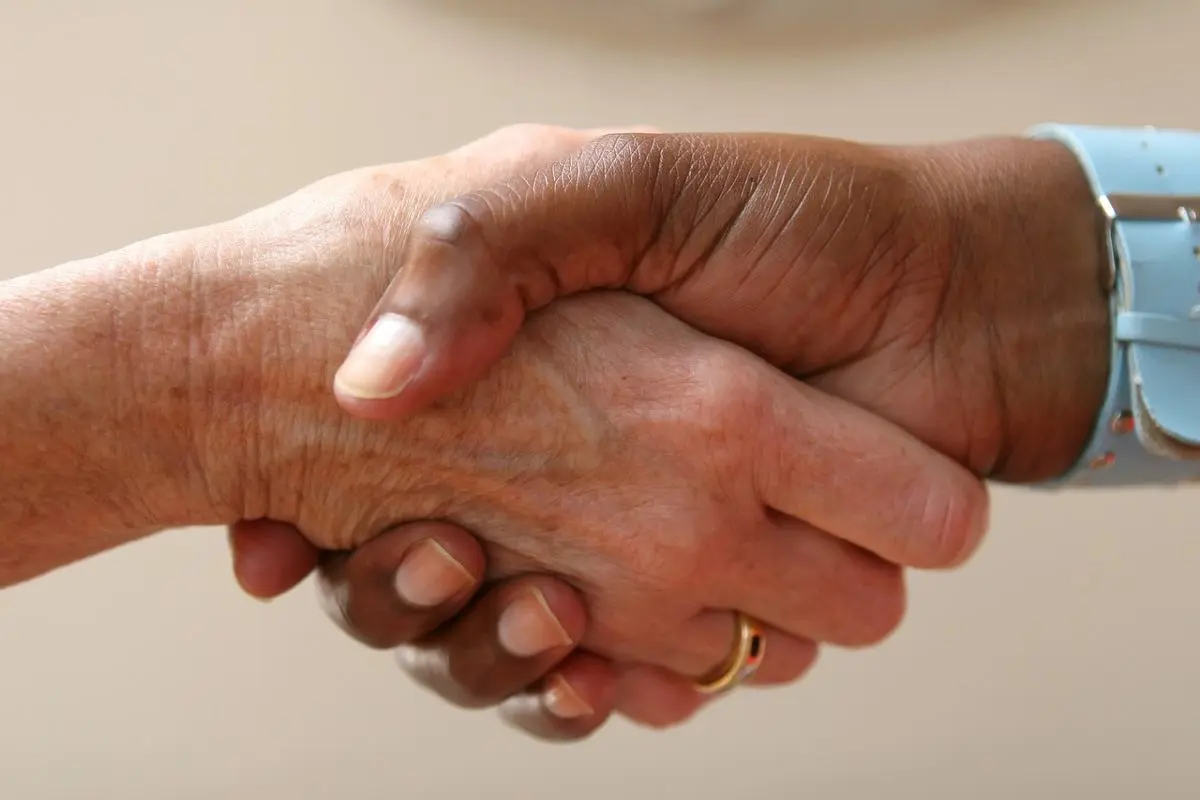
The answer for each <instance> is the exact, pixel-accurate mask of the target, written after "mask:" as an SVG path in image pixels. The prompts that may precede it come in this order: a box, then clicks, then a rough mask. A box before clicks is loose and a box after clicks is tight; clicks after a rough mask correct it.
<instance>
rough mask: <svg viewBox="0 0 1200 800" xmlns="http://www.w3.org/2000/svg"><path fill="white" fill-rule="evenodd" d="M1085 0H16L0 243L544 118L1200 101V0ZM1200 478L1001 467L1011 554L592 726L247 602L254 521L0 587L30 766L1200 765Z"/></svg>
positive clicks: (297, 599)
mask: <svg viewBox="0 0 1200 800" xmlns="http://www.w3.org/2000/svg"><path fill="white" fill-rule="evenodd" d="M881 1H882V0H881ZM597 2H599V0H597ZM479 4H480V5H485V4H486V3H485V0H479ZM430 5H432V6H435V7H436V3H431V4H430ZM1087 5H1088V6H1090V8H1091V10H1090V11H1085V10H1079V9H1073V8H1070V7H1066V8H1063V7H1060V6H1058V5H1057V4H1047V5H1045V6H1044V8H1043V9H1042V10H1035V11H1028V10H1026V11H1019V12H1011V13H1007V14H1005V15H1003V16H987V15H985V16H982V17H975V18H970V19H967V20H964V21H962V23H961V24H960V25H949V24H941V25H936V26H932V27H925V31H924V33H922V32H921V31H920V30H909V31H905V32H902V33H900V34H897V35H896V37H895V38H893V39H891V40H887V39H884V38H873V37H864V36H858V37H850V36H842V35H833V34H827V33H824V32H822V31H819V30H811V29H807V28H806V27H805V26H801V27H799V28H791V29H789V30H787V31H785V32H784V35H782V36H776V37H775V38H776V40H777V41H775V42H773V43H772V42H759V43H757V44H754V45H752V46H750V45H746V44H741V45H730V46H725V45H721V46H714V47H711V48H708V49H702V48H700V47H698V46H695V45H693V46H686V45H685V44H679V43H674V44H671V45H670V47H666V46H663V47H660V48H655V47H652V46H651V43H650V41H649V40H648V39H647V38H646V37H642V38H640V39H639V40H637V41H634V40H633V39H631V38H628V37H626V39H625V41H624V44H620V42H621V37H620V36H619V35H616V34H613V35H611V36H609V41H607V42H597V41H590V42H589V41H585V40H581V39H575V38H572V37H570V36H568V35H565V34H564V33H563V32H562V31H561V30H560V31H558V32H553V31H549V32H548V31H546V30H532V31H530V30H522V29H521V28H520V26H519V25H513V24H503V23H502V22H500V21H498V20H496V19H492V20H480V19H474V20H472V19H464V18H461V17H458V16H456V15H455V14H454V13H451V11H450V10H449V9H448V7H447V6H444V5H443V6H442V10H441V11H440V12H437V13H435V12H434V11H431V10H430V8H429V7H428V6H426V7H414V6H413V5H411V4H405V3H401V2H388V1H387V0H256V1H255V2H245V0H208V2H203V3H171V2H152V1H151V0H108V2H104V3H87V2H84V1H83V0H76V1H75V2H71V1H70V0H41V1H40V2H37V3H21V2H6V3H4V4H3V7H2V10H0V176H2V179H0V180H2V183H0V186H2V189H0V220H2V222H0V230H2V231H3V234H4V242H3V249H2V251H0V253H2V257H3V261H0V274H3V275H6V276H7V275H13V274H16V273H19V272H23V271H27V270H32V269H37V268H40V267H43V266H49V265H52V264H54V263H57V262H60V261H63V260H65V259H68V258H71V257H74V256H80V255H86V254H91V253H94V252H98V251H100V250H103V249H107V248H109V247H111V246H115V245H119V244H122V243H124V242H126V241H128V240H132V239H135V238H140V237H142V236H144V235H147V234H151V233H154V232H157V231H160V230H163V229H169V228H174V227H179V226H187V225H192V224H196V223H201V222H205V221H210V220H213V219H215V218H218V217H223V216H226V215H229V214H232V213H234V212H236V211H240V210H242V209H245V208H247V207H249V206H251V205H254V204H257V203H259V202H260V201H265V200H267V199H269V198H272V197H273V196H275V195H278V194H281V193H283V192H285V191H287V190H290V189H292V188H294V187H296V186H298V185H301V184H303V183H306V182H308V181H309V180H310V179H313V178H316V177H318V176H320V175H322V174H323V173H327V172H330V171H333V170H337V169H339V168H343V167H350V166H355V165H361V164H366V163H371V162H377V161H389V160H399V159H405V158H410V157H415V156H420V155H425V154H429V153H432V152H436V151H439V150H444V149H446V148H448V147H450V146H451V145H455V144H458V143H460V142H462V141H464V140H466V139H468V138H473V137H475V136H476V135H478V134H482V133H484V132H486V131H488V130H490V129H492V128H494V127H496V126H499V125H501V124H504V123H508V122H514V121H548V122H559V123H567V124H578V125H592V124H610V123H653V124H657V125H660V126H664V127H669V128H676V129H678V128H691V129H718V128H724V129H747V128H756V129H788V130H796V131H808V132H817V133H826V134H837V135H844V136H850V137H861V138H868V139H875V140H880V139H886V140H894V141H909V140H918V139H932V138H949V137H956V136H963V135H970V134H976V133H987V132H1001V131H1019V130H1020V129H1021V128H1023V127H1024V126H1025V125H1027V124H1030V123H1033V122H1035V121H1040V120H1045V119H1051V118H1053V119H1061V120H1065V121H1080V122H1086V121H1092V122H1124V123H1150V122H1153V123H1157V124H1160V125H1192V126H1200V99H1197V98H1198V95H1197V87H1198V85H1200V84H1198V80H1197V71H1196V65H1197V60H1196V53H1197V33H1198V32H1200V3H1195V2H1194V1H1191V2H1189V0H1179V1H1178V2H1166V1H1164V2H1150V1H1149V0H1142V2H1140V3H1136V4H1135V3H1134V2H1132V0H1129V1H1128V2H1123V3H1118V4H1113V5H1112V6H1102V5H1100V4H1098V3H1094V2H1093V3H1089V4H1087ZM1135 7H1137V8H1140V10H1138V11H1133V10H1131V9H1134V8H1135ZM494 16H497V17H499V16H502V14H501V13H500V12H496V13H495V15H494ZM535 27H537V26H535ZM590 27H591V26H589V28H590ZM911 27H913V28H921V27H923V26H911ZM872 38H873V40H871V39H872ZM1052 267H1053V265H1047V268H1052ZM1196 501H1197V495H1195V494H1191V495H1185V494H1182V493H1153V492H1147V493H1137V494H1108V495H1086V496H1085V495H1080V496H1077V497H1073V498H1070V499H1067V498H1059V497H1036V496H1032V495H1031V494H1028V493H1020V492H1001V493H999V495H998V499H997V503H996V513H995V531H994V534H993V536H992V538H991V540H990V542H989V543H988V545H987V546H986V547H985V548H984V550H983V551H982V553H981V554H980V556H979V558H978V559H977V560H976V561H974V562H973V563H972V564H971V565H969V566H968V567H967V568H965V569H963V570H961V571H960V572H957V573H955V574H951V575H923V576H918V577H917V578H916V579H914V581H913V592H912V594H913V597H912V610H911V615H910V619H909V622H908V624H907V626H906V627H905V628H904V629H903V630H902V631H901V632H900V633H899V634H898V635H897V636H896V637H895V638H894V639H892V640H891V641H889V642H888V643H887V644H886V645H884V646H883V647H882V648H881V649H879V650H877V651H872V652H866V653H848V654H847V653H831V654H829V655H828V657H826V658H825V659H824V660H823V662H822V663H821V664H820V665H819V667H818V668H817V669H816V671H815V672H814V673H813V674H812V676H811V677H810V678H809V679H808V680H807V681H806V682H804V683H803V684H801V685H798V686H796V687H794V688H789V689H783V690H776V691H771V692H745V693H743V694H741V695H738V696H736V697H733V698H731V699H729V700H728V701H727V702H725V703H724V704H723V705H721V706H720V707H719V708H717V709H715V710H713V711H710V712H709V713H707V714H705V715H703V716H702V717H701V718H699V719H698V720H696V721H695V722H694V723H692V724H691V725H689V726H687V727H685V728H683V729H681V730H676V731H672V732H669V733H666V734H660V733H652V732H647V731H641V730H636V729H633V728H630V727H628V726H624V725H622V724H615V725H613V726H612V727H611V728H610V729H609V730H607V731H606V732H605V733H603V734H601V735H600V736H598V737H597V738H596V739H594V740H593V741H591V742H589V743H587V744H584V745H581V746H575V747H566V748H562V747H559V748H555V747H548V746H545V745H539V744H535V743H533V742H530V741H526V740H525V739H523V738H520V737H519V736H517V735H515V734H513V733H511V732H509V731H507V730H506V729H505V728H504V727H502V725H501V724H500V723H499V722H498V721H496V719H495V718H494V717H493V716H492V715H490V714H488V713H467V712H460V711H456V710H452V709H450V708H443V707H442V706H440V705H439V704H438V703H437V702H435V701H434V700H433V699H431V698H430V697H427V696H425V695H423V694H421V693H419V692H417V691H416V690H414V689H412V688H410V687H409V686H407V685H406V684H405V682H404V680H403V678H402V677H401V676H400V675H399V674H397V673H396V672H395V671H394V670H393V669H392V667H391V664H390V663H389V661H388V659H387V657H386V656H382V655H377V654H373V653H369V652H366V651H363V650H359V649H357V648H356V647H354V646H352V645H351V644H349V643H348V642H347V641H343V639H342V638H341V636H340V634H337V633H335V631H334V630H333V629H332V627H331V626H329V625H327V624H326V622H325V621H324V619H323V618H322V617H321V616H320V614H319V612H318V610H317V607H316V604H315V602H314V601H313V596H312V593H311V592H310V591H300V592H298V593H296V595H295V596H292V597H289V598H287V599H285V600H283V601H280V602H278V603H276V604H273V605H258V604H255V603H253V602H251V601H249V600H246V599H244V598H243V597H241V596H239V594H238V593H237V591H236V590H235V589H234V584H233V582H232V580H231V579H230V578H229V576H228V573H227V564H226V555H225V551H224V549H223V548H224V542H223V539H222V537H221V535H220V533H219V532H218V531H213V530H192V531H181V532H177V533H174V534H171V535H166V536H163V537H160V538H159V539H158V540H156V541H153V542H151V543H148V544H144V545H138V546H136V547H133V548H131V549H128V550H127V551H124V552H119V553H116V554H113V555H109V556H106V557H104V558H100V559H96V560H95V561H93V562H91V563H88V564H85V565H82V566H78V567H74V568H71V569H68V570H65V571H63V572H62V573H60V574H57V575H55V576H53V577H51V578H49V579H46V580H42V581H39V582H36V583H34V584H31V585H28V586H25V587H22V588H19V589H17V590H14V591H11V592H6V593H4V594H3V595H2V596H0V796H2V797H4V798H6V799H7V798H13V800H34V799H35V798H60V797H80V798H84V797H86V798H98V797H101V798H108V797H111V798H121V799H122V800H143V799H147V800H148V799H149V798H156V799H157V798H180V800H184V799H185V798H210V797H211V798H215V797H245V798H295V800H303V799H307V798H327V797H328V798H333V797H354V798H362V799H363V800H369V799H370V798H381V799H382V798H388V800H394V798H398V797H413V798H426V797H430V798H435V797H462V798H466V797H497V798H500V797H504V798H507V797H527V798H552V797H553V798H564V797H565V798H575V799H577V800H589V799H590V798H610V797H622V798H626V799H627V800H638V799H640V798H651V797H666V796H681V797H687V796H690V797H704V798H707V797H714V798H715V797H732V796H747V797H753V796H758V797H764V798H785V797H821V798H868V797H876V796H886V797H906V798H907V797H911V798H962V797H978V798H1013V797H1021V798H1064V797H1068V796H1071V797H1074V796H1079V797H1089V798H1116V797H1133V796H1144V797H1155V798H1167V797H1182V796H1185V795H1187V796H1194V795H1195V794H1196V793H1197V792H1200V691H1198V690H1197V687H1196V674H1197V670H1196V666H1197V663H1198V662H1200V644H1198V643H1197V637H1198V635H1200V615H1198V614H1197V610H1196V609H1197V608H1198V607H1200V586H1197V585H1195V584H1196V580H1195V578H1196V575H1197V572H1198V569H1197V568H1198V567H1200V531H1198V530H1197V529H1196V528H1197V525H1196V518H1197V517H1196V513H1195V512H1196V510H1197V505H1196ZM1185 503H1190V504H1191V505H1190V510H1191V512H1192V513H1191V514H1190V515H1188V514H1185V508H1187V507H1186V506H1185ZM306 588H307V587H306Z"/></svg>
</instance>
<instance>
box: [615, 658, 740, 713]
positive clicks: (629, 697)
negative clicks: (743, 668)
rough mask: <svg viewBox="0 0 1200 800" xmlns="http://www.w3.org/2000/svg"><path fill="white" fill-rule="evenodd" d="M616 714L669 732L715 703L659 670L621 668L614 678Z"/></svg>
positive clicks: (689, 684) (683, 680)
mask: <svg viewBox="0 0 1200 800" xmlns="http://www.w3.org/2000/svg"><path fill="white" fill-rule="evenodd" d="M616 694H617V700H616V711H617V712H618V713H619V714H621V716H623V717H626V718H627V719H629V720H630V721H631V722H634V723H637V724H638V725H645V726H646V727H650V728H668V727H671V726H674V725H680V724H682V723H684V722H687V721H688V720H689V719H691V718H692V717H693V716H695V714H696V712H697V711H699V710H700V709H701V708H703V707H704V706H706V705H708V704H709V703H711V702H712V701H714V700H715V699H717V698H716V697H715V696H714V695H706V694H701V693H700V692H697V691H696V689H695V687H694V686H693V685H692V682H691V681H689V680H688V679H687V678H684V677H683V676H681V675H676V674H675V673H673V672H670V671H669V670H665V669H663V668H662V667H654V666H647V665H644V664H636V665H628V666H622V667H621V669H620V672H619V673H618V677H617V693H616Z"/></svg>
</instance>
